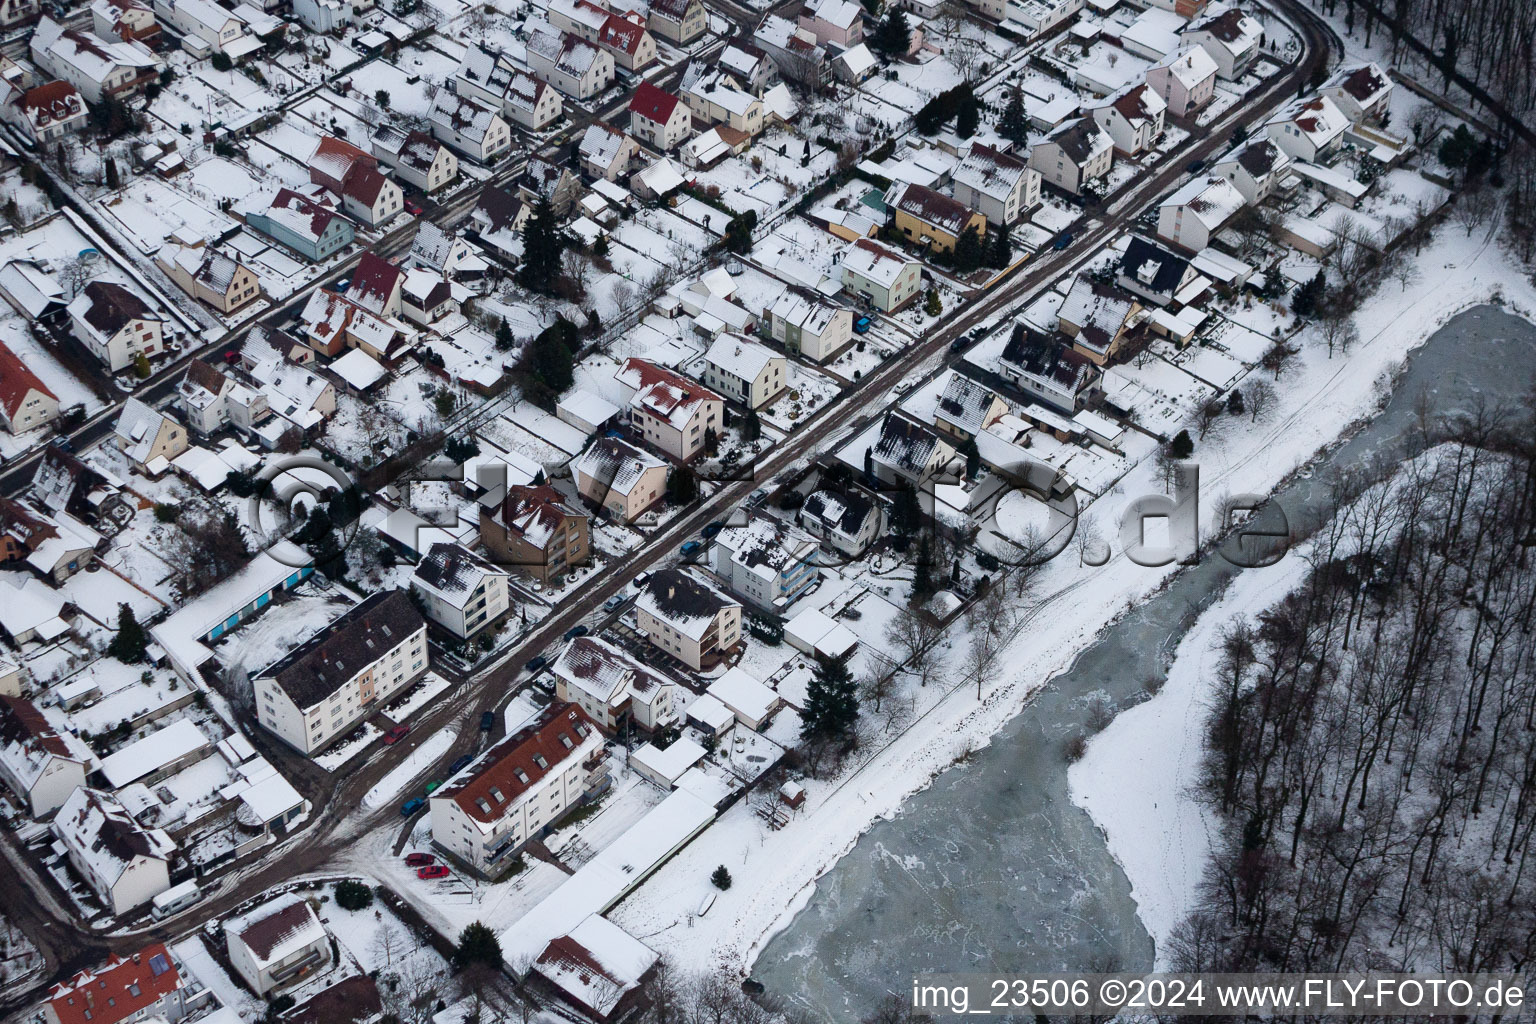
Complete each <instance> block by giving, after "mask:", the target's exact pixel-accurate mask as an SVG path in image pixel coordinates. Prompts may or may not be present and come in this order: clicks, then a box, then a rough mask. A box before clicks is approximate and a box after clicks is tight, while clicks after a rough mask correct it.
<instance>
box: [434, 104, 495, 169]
mask: <svg viewBox="0 0 1536 1024" xmlns="http://www.w3.org/2000/svg"><path fill="white" fill-rule="evenodd" d="M427 120H428V121H429V122H430V123H431V125H432V136H433V138H435V139H437V141H439V142H441V143H442V144H443V145H445V146H452V147H453V148H454V149H456V150H458V151H459V152H460V153H463V154H464V155H465V156H467V157H469V158H470V159H471V160H475V161H477V162H479V163H482V164H494V163H495V162H496V161H498V160H500V159H501V158H502V156H504V155H505V154H506V152H507V150H508V149H509V148H511V145H512V129H511V128H509V127H507V122H506V121H503V120H502V118H501V115H500V114H498V113H497V112H496V111H495V110H493V109H492V108H490V107H487V106H485V105H484V104H481V103H478V102H476V101H475V100H472V99H470V98H469V97H467V96H458V95H455V94H454V93H451V92H449V91H448V90H447V89H439V90H437V95H436V96H434V97H433V98H432V109H431V110H430V111H429V112H428V113H427Z"/></svg>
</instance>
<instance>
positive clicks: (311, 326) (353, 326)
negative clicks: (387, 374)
mask: <svg viewBox="0 0 1536 1024" xmlns="http://www.w3.org/2000/svg"><path fill="white" fill-rule="evenodd" d="M299 322H300V323H301V324H302V325H303V330H304V332H305V333H306V334H307V335H309V337H311V338H313V339H314V340H315V341H317V342H319V343H320V344H322V345H330V344H331V343H332V342H333V341H334V340H335V339H336V338H338V337H345V338H347V339H348V340H349V341H350V340H353V339H355V340H356V341H358V342H360V343H366V344H368V345H370V346H372V347H373V348H375V349H377V350H378V351H380V352H383V353H385V354H386V355H389V354H392V352H393V350H394V349H395V348H396V347H397V346H398V345H399V344H400V343H401V342H402V338H401V330H400V328H399V326H398V325H397V324H395V323H393V322H392V321H389V320H385V319H384V318H382V317H379V316H375V315H374V314H372V313H370V312H368V311H367V310H366V309H364V308H363V307H362V306H359V305H358V304H357V303H355V302H353V301H352V300H351V299H349V298H347V297H346V296H345V295H342V294H340V293H338V292H333V291H331V290H330V289H329V288H316V289H315V290H314V291H313V292H312V293H310V296H309V301H308V302H306V303H305V304H304V310H303V312H301V313H300V314H299Z"/></svg>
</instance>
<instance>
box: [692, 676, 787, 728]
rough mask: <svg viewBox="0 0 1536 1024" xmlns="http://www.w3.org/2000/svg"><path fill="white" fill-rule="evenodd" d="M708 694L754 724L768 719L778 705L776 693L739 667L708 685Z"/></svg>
mask: <svg viewBox="0 0 1536 1024" xmlns="http://www.w3.org/2000/svg"><path fill="white" fill-rule="evenodd" d="M708 692H709V695H710V696H712V697H714V698H715V699H716V700H718V701H720V703H722V704H724V705H725V706H726V707H728V708H730V709H731V710H732V711H734V712H736V713H737V714H738V715H741V716H743V717H745V718H747V719H750V720H752V721H754V722H760V721H762V720H763V719H764V718H766V717H768V715H769V714H770V713H771V712H772V711H773V709H774V708H776V707H778V706H779V704H780V700H779V695H778V694H777V693H774V692H773V690H771V689H769V688H768V687H767V686H765V685H764V684H763V683H762V682H760V681H759V680H758V679H757V678H756V677H755V676H753V675H752V674H751V673H749V672H748V671H747V670H746V669H744V668H742V667H741V666H739V665H734V666H732V667H731V668H729V669H727V670H726V672H725V674H724V675H723V676H721V677H720V678H719V679H716V680H715V681H714V682H713V683H710V684H709V691H708Z"/></svg>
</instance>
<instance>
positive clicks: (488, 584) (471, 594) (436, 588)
mask: <svg viewBox="0 0 1536 1024" xmlns="http://www.w3.org/2000/svg"><path fill="white" fill-rule="evenodd" d="M508 576H509V574H508V573H507V571H506V570H505V569H502V568H500V567H499V566H495V565H492V564H491V563H490V562H487V561H486V560H485V559H483V558H481V557H480V556H479V555H476V554H474V553H473V552H471V551H469V550H467V549H465V548H464V547H463V546H462V545H459V544H434V545H432V548H431V550H430V551H428V552H427V554H426V557H425V558H423V559H422V560H421V563H420V564H419V565H417V566H416V572H415V574H414V575H412V576H411V592H412V593H413V594H415V595H416V597H417V599H418V600H420V601H421V606H422V608H423V609H424V610H425V611H426V613H427V618H429V619H431V620H432V621H433V622H435V623H437V624H438V625H439V626H442V627H443V628H444V629H446V630H447V631H448V632H450V633H452V634H453V635H454V636H457V637H462V638H464V639H468V638H469V637H472V636H474V635H475V634H476V633H478V632H480V631H481V630H482V629H484V628H485V627H486V626H488V625H490V624H491V623H493V622H495V621H496V620H497V619H499V618H501V617H502V615H504V614H506V612H507V609H508V608H510V607H511V603H510V601H509V599H508V597H507V579H508Z"/></svg>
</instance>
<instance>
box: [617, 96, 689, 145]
mask: <svg viewBox="0 0 1536 1024" xmlns="http://www.w3.org/2000/svg"><path fill="white" fill-rule="evenodd" d="M629 130H630V132H631V133H632V134H633V135H634V136H635V137H636V138H638V139H640V140H642V141H644V142H647V143H649V144H650V145H652V146H655V147H656V148H657V149H659V150H661V151H662V152H663V153H665V152H668V151H670V150H672V149H675V148H676V147H677V146H678V145H680V144H681V143H682V142H684V141H685V140H686V139H687V138H688V136H689V135H691V134H693V118H692V117H691V116H690V115H689V112H688V107H687V105H686V104H684V103H683V102H682V100H680V99H678V98H677V97H676V96H674V95H672V94H671V93H669V92H667V91H665V90H664V89H658V88H657V87H656V86H654V85H652V84H651V83H650V82H641V83H640V84H639V85H638V86H636V88H635V93H634V95H633V96H631V97H630V99H629Z"/></svg>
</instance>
